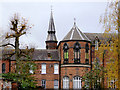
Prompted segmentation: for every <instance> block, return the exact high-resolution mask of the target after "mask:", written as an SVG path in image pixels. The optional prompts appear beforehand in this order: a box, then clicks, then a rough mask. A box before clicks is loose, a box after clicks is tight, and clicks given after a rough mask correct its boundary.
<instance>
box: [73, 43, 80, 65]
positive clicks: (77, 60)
mask: <svg viewBox="0 0 120 90" xmlns="http://www.w3.org/2000/svg"><path fill="white" fill-rule="evenodd" d="M80 48H81V47H80V44H79V43H78V42H76V43H75V45H74V63H80Z"/></svg>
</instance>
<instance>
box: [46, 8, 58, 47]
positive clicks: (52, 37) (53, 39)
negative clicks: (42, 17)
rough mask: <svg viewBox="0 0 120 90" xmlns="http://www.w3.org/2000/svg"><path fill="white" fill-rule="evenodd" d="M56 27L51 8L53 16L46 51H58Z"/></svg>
mask: <svg viewBox="0 0 120 90" xmlns="http://www.w3.org/2000/svg"><path fill="white" fill-rule="evenodd" d="M55 33H56V31H55V25H54V19H53V12H52V8H51V16H50V21H49V27H48V35H47V40H46V49H56V47H57V38H56V35H55Z"/></svg>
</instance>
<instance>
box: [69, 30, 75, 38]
mask: <svg viewBox="0 0 120 90" xmlns="http://www.w3.org/2000/svg"><path fill="white" fill-rule="evenodd" d="M73 33H74V29H73V30H72V34H71V37H70V40H71V39H72V38H73Z"/></svg>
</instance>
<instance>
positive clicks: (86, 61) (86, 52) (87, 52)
mask: <svg viewBox="0 0 120 90" xmlns="http://www.w3.org/2000/svg"><path fill="white" fill-rule="evenodd" d="M85 63H86V64H89V45H88V43H86V45H85Z"/></svg>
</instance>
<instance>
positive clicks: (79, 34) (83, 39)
mask: <svg viewBox="0 0 120 90" xmlns="http://www.w3.org/2000/svg"><path fill="white" fill-rule="evenodd" d="M76 30H77V31H78V33H79V35H80V37H81V38H82V40H84V38H83V36H82V35H81V33H80V30H79V29H78V28H77V27H76Z"/></svg>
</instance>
